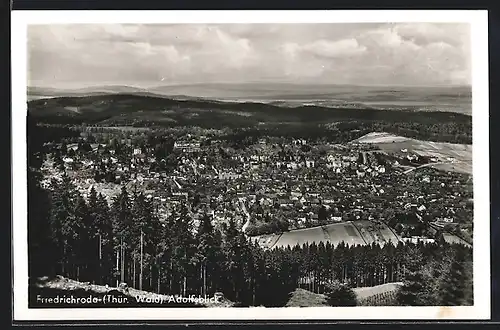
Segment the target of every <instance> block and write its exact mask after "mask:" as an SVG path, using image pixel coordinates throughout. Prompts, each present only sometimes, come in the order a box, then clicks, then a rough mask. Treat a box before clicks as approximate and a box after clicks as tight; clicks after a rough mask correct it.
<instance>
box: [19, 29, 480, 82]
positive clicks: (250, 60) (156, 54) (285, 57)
mask: <svg viewBox="0 0 500 330" xmlns="http://www.w3.org/2000/svg"><path fill="white" fill-rule="evenodd" d="M28 52H29V53H28V62H29V63H28V72H29V77H28V84H29V85H31V86H44V87H65V86H66V87H77V86H86V85H104V84H128V85H136V86H148V85H168V84H189V83H206V82H258V81H266V82H296V83H325V84H355V85H372V84H373V85H424V86H427V85H448V84H456V85H463V84H470V32H469V26H468V25H467V24H451V23H446V24H430V23H422V24H416V23H408V24H399V23H398V24H368V23H363V24H220V25H193V24H186V25H175V24H174V25H152V24H150V25H120V24H107V25H82V24H75V25H37V26H30V27H29V29H28Z"/></svg>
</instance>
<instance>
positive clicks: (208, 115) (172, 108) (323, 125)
mask: <svg viewBox="0 0 500 330" xmlns="http://www.w3.org/2000/svg"><path fill="white" fill-rule="evenodd" d="M28 113H29V116H30V117H33V118H35V119H36V121H37V122H43V123H52V124H56V123H58V124H83V123H85V124H97V125H103V126H124V125H133V126H160V127H172V126H199V127H204V128H248V127H253V128H255V127H258V129H259V130H268V131H270V133H269V134H280V135H286V134H288V133H290V132H294V133H293V134H304V132H306V131H307V132H308V133H310V132H311V131H314V132H316V133H318V132H319V133H321V134H322V135H329V134H328V132H331V131H342V132H345V131H359V134H360V136H361V135H362V134H366V133H368V132H371V131H386V132H390V133H395V134H399V135H404V136H408V137H413V138H419V139H425V140H435V141H442V142H454V143H471V141H472V117H471V116H468V115H465V114H458V113H453V112H430V111H427V112H419V111H412V110H411V109H408V108H405V109H401V110H374V109H370V108H360V107H356V106H354V105H346V106H343V107H338V108H329V107H319V106H299V107H280V106H276V105H271V104H264V103H234V102H219V101H210V100H199V99H186V100H179V99H172V98H165V97H159V96H153V95H147V94H113V95H94V96H83V97H59V98H51V99H40V100H33V101H30V102H28ZM318 129H320V131H318ZM321 130H323V131H321ZM346 138H347V139H353V138H356V136H348V137H346Z"/></svg>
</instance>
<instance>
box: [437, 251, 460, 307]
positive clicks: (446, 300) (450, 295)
mask: <svg viewBox="0 0 500 330" xmlns="http://www.w3.org/2000/svg"><path fill="white" fill-rule="evenodd" d="M464 263H465V251H464V248H463V247H461V246H457V247H456V250H455V253H454V256H453V260H452V261H451V263H450V265H449V266H448V269H447V270H446V271H445V273H444V274H443V276H442V279H441V281H440V286H439V303H440V305H441V306H459V305H462V304H463V303H464V297H465V290H466V275H465V267H464Z"/></svg>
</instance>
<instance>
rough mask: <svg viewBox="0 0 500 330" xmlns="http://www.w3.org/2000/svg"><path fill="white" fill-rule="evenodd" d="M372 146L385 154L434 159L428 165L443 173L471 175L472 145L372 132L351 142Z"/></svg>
mask: <svg viewBox="0 0 500 330" xmlns="http://www.w3.org/2000/svg"><path fill="white" fill-rule="evenodd" d="M352 142H354V143H367V144H374V145H376V146H377V147H379V148H380V149H381V150H383V151H385V152H387V153H396V154H401V153H403V152H405V153H406V152H407V153H413V154H417V155H419V156H422V157H428V158H435V162H436V164H432V165H428V166H429V167H433V168H436V169H439V170H443V171H452V172H459V173H466V174H472V145H470V144H454V143H444V142H432V141H421V140H416V139H411V138H406V137H403V136H397V135H393V134H389V133H379V132H373V133H369V134H367V135H364V136H362V137H360V138H359V139H356V140H354V141H352Z"/></svg>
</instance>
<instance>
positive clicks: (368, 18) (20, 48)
mask: <svg viewBox="0 0 500 330" xmlns="http://www.w3.org/2000/svg"><path fill="white" fill-rule="evenodd" d="M11 17H12V21H11V22H12V23H11V26H12V32H11V36H12V41H11V51H12V110H11V113H12V170H13V171H12V172H13V177H12V190H13V191H12V194H13V195H12V196H13V205H12V206H13V208H12V210H13V219H12V234H13V237H12V246H13V260H14V262H13V289H14V290H13V318H14V320H15V321H62V320H68V321H72V320H114V321H131V320H180V321H189V320H207V321H219V320H220V321H223V320H250V321H251V320H336V319H342V320H370V319H372V320H386V319H387V320H418V319H454V320H470V319H489V318H490V313H491V307H490V295H491V291H490V228H489V227H490V210H489V203H490V197H489V187H490V180H489V101H488V17H487V11H480V10H469V11H467V10H461V11H458V10H457V11H427V10H424V11H416V10H413V11H408V10H407V11H397V10H395V11H389V10H381V11H379V10H377V11H369V10H359V11H358V10H356V11H354V10H348V11H328V10H322V11H231V12H230V13H225V12H224V11H13V12H12V16H11ZM360 22H367V23H368V22H371V23H375V22H379V23H380V22H439V23H445V22H450V23H451V22H454V23H459V22H463V23H470V26H471V38H472V40H471V45H472V93H473V97H472V103H473V105H472V113H473V119H472V121H473V187H474V239H473V240H474V242H473V243H474V244H473V245H474V251H473V260H474V265H473V269H474V306H461V307H354V308H353V307H317V308H316V307H310V308H260V307H255V308H252V307H251V308H185V309H184V308H121V309H120V308H81V309H66V308H64V309H29V308H28V254H27V175H26V165H27V164H26V120H25V116H26V102H27V93H26V92H27V89H26V83H27V70H26V66H27V25H30V24H77V23H81V24H83V23H88V24H97V23H143V24H144V23H360Z"/></svg>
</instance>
